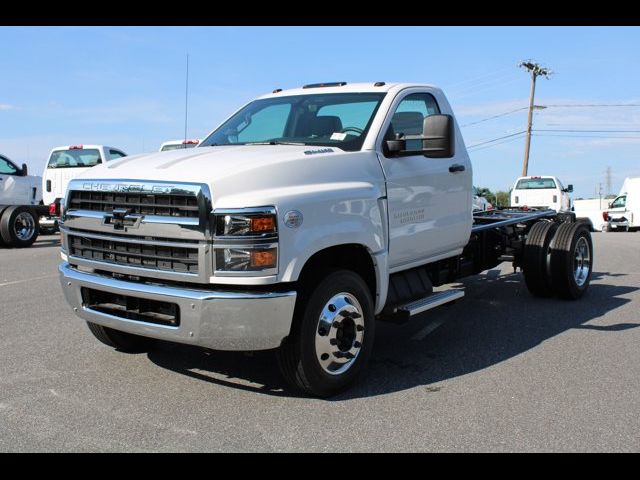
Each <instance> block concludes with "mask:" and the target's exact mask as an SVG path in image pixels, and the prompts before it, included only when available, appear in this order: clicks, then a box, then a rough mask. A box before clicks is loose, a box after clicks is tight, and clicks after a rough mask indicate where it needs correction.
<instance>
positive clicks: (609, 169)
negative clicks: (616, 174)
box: [607, 167, 611, 197]
mask: <svg viewBox="0 0 640 480" xmlns="http://www.w3.org/2000/svg"><path fill="white" fill-rule="evenodd" d="M609 195H611V167H607V197H608V196H609Z"/></svg>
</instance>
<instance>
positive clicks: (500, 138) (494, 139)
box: [467, 130, 526, 148]
mask: <svg viewBox="0 0 640 480" xmlns="http://www.w3.org/2000/svg"><path fill="white" fill-rule="evenodd" d="M525 132H526V130H522V131H520V132H516V133H512V134H510V135H504V136H502V137H498V138H492V139H491V140H485V141H483V142H479V143H476V144H474V145H469V146H468V147H467V148H473V147H479V146H480V145H485V144H487V143H493V142H497V141H498V140H502V139H504V138H510V137H515V136H516V135H522V134H523V133H525Z"/></svg>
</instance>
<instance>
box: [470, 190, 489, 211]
mask: <svg viewBox="0 0 640 480" xmlns="http://www.w3.org/2000/svg"><path fill="white" fill-rule="evenodd" d="M487 210H493V205H491V202H490V201H489V200H487V199H486V198H484V197H483V196H482V192H481V191H480V190H479V189H478V187H473V211H474V212H486V211H487Z"/></svg>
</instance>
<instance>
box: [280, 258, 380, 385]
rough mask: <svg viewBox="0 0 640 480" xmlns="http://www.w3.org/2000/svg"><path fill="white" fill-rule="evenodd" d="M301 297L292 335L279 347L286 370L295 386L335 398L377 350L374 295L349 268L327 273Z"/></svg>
mask: <svg viewBox="0 0 640 480" xmlns="http://www.w3.org/2000/svg"><path fill="white" fill-rule="evenodd" d="M320 278H321V281H320V283H318V284H317V286H315V285H313V286H311V285H310V288H309V291H308V294H307V293H305V292H304V291H303V292H301V293H300V295H299V297H298V302H299V304H298V305H296V313H295V315H294V324H293V326H292V330H291V334H290V335H289V337H287V338H286V339H285V342H284V343H283V344H282V346H281V347H280V348H279V349H278V351H277V355H278V364H279V366H280V370H281V372H282V375H283V376H284V378H285V379H286V380H287V382H288V383H290V384H291V385H292V386H294V387H295V388H297V389H299V390H302V391H303V392H305V393H307V394H310V395H313V396H317V397H329V396H331V395H335V394H336V393H338V392H340V391H342V390H344V389H345V388H347V387H348V386H349V385H351V384H352V383H353V382H354V381H355V380H356V378H357V376H358V375H359V373H360V372H361V371H362V369H363V368H364V366H365V365H366V363H367V360H368V359H369V356H370V355H371V350H372V348H373V340H374V333H375V319H374V311H373V299H372V297H371V292H370V291H369V288H368V286H367V284H366V283H365V281H364V280H363V279H362V278H361V277H360V276H359V275H357V274H356V273H354V272H352V271H349V270H336V271H332V272H327V273H325V275H324V278H323V277H320Z"/></svg>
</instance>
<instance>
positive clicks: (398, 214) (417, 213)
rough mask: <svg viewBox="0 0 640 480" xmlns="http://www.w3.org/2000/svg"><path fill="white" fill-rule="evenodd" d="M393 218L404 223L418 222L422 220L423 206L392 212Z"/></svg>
mask: <svg viewBox="0 0 640 480" xmlns="http://www.w3.org/2000/svg"><path fill="white" fill-rule="evenodd" d="M393 219H394V220H395V221H396V222H399V223H400V224H402V225H404V224H405V223H418V222H422V221H424V208H411V209H408V210H397V211H395V212H393Z"/></svg>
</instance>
